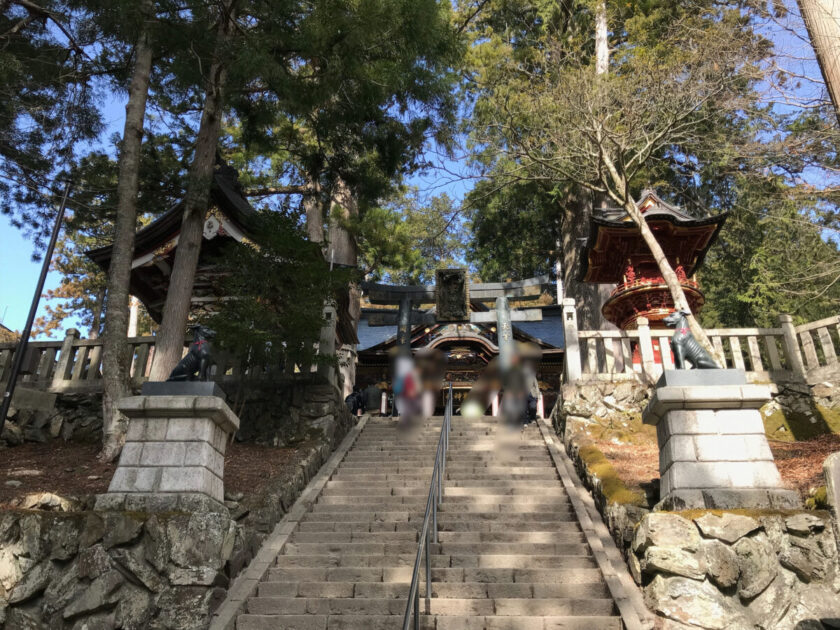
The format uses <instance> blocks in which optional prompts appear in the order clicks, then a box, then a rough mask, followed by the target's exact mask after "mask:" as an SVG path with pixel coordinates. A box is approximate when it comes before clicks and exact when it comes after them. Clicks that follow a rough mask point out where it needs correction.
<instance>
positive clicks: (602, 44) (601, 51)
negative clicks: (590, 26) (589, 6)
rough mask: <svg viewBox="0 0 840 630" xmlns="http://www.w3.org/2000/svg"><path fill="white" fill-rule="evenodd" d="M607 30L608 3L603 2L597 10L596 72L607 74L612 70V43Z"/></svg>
mask: <svg viewBox="0 0 840 630" xmlns="http://www.w3.org/2000/svg"><path fill="white" fill-rule="evenodd" d="M608 34H609V30H608V28H607V3H606V2H605V1H604V0H602V1H601V2H599V3H598V8H597V9H596V10H595V72H596V73H597V74H606V73H607V71H608V70H609V68H610V43H609V37H608Z"/></svg>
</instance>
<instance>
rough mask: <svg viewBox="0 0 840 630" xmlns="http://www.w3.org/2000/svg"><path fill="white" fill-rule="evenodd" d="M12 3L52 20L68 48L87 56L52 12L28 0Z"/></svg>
mask: <svg viewBox="0 0 840 630" xmlns="http://www.w3.org/2000/svg"><path fill="white" fill-rule="evenodd" d="M12 2H14V3H15V4H17V5H19V6H21V7H23V8H24V9H26V10H27V11H29V12H30V13H33V14H35V15H38V16H40V17H45V18H49V19H50V20H52V22H53V24H55V25H56V26H57V27H58V29H59V30H60V31H61V32H62V33H64V36H65V37H66V38H67V40H68V41H69V42H70V47H71V48H72V49H73V50H75V51H76V52H77V53H79V54H80V55H84V56H87V55H85V51H84V50H82V47H81V46H79V44H78V43H77V42H76V39H75V38H74V37H73V35H71V34H70V31H69V30H68V29H67V27H66V26H64V24H62V23H61V20H59V19H58V17H56V15H55V14H54V13H53V12H52V11H49V10H47V9H45V8H43V7H40V6H38V5H37V4H35V3H34V2H31V1H30V0H12Z"/></svg>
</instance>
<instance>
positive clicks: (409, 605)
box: [402, 382, 452, 630]
mask: <svg viewBox="0 0 840 630" xmlns="http://www.w3.org/2000/svg"><path fill="white" fill-rule="evenodd" d="M451 430H452V383H451V382H450V383H449V390H448V392H447V397H446V407H445V408H444V412H443V424H442V425H441V427H440V439H439V440H438V446H437V452H436V453H435V468H434V470H433V471H432V481H431V484H430V486H429V498H428V500H427V501H426V514H425V516H424V517H423V526H422V527H421V528H420V539H419V542H418V543H417V558H416V559H415V560H414V570H413V571H412V573H411V588H410V589H409V591H408V600H407V601H406V603H405V616H404V617H403V625H402V628H403V630H409V627H410V626H411V617H412V610H413V613H414V630H420V562H421V561H422V560H423V554H424V552H425V555H426V599H429V598H430V597H431V596H432V559H431V555H430V553H429V546H430V545H431V544H432V543H433V542H434V543H435V544H437V541H438V527H437V511H438V507H440V503H441V501H442V500H443V476H444V474H446V451H447V450H448V449H449V432H450V431H451ZM430 524H431V525H432V527H431V528H430V527H429V525H430Z"/></svg>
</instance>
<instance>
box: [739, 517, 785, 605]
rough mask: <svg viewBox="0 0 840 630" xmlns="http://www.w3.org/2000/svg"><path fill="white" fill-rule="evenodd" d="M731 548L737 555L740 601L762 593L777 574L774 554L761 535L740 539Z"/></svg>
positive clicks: (768, 543)
mask: <svg viewBox="0 0 840 630" xmlns="http://www.w3.org/2000/svg"><path fill="white" fill-rule="evenodd" d="M733 548H734V550H735V553H736V554H737V555H738V566H739V568H740V570H741V577H740V578H739V580H738V595H739V596H740V597H741V598H742V599H751V598H753V597H755V596H756V595H758V594H759V593H761V592H763V591H764V589H765V588H767V587H768V586H769V585H770V582H772V581H773V580H774V579H775V578H776V575H777V574H778V572H779V564H778V562H777V560H776V553H775V552H774V550H773V547H772V545H770V542H769V541H768V540H767V536H766V535H765V534H763V533H759V534H757V535H755V536H753V537H750V538H742V539H741V540H739V541H738V542H736V543H735V545H734V547H733Z"/></svg>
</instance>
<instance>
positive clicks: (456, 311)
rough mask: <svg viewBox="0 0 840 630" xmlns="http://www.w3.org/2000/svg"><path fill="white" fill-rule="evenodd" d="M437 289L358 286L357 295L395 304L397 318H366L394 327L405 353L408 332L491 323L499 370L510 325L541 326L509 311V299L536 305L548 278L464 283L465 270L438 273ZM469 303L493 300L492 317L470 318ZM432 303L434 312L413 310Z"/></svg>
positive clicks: (527, 314) (507, 356) (531, 312)
mask: <svg viewBox="0 0 840 630" xmlns="http://www.w3.org/2000/svg"><path fill="white" fill-rule="evenodd" d="M435 280H436V284H434V285H416V286H398V285H388V284H376V283H372V282H368V283H363V284H362V291H363V292H365V293H366V294H367V297H368V299H369V300H370V303H371V304H383V305H384V304H398V305H399V312H398V313H381V314H380V313H374V314H371V315H370V316H369V317H368V325H369V326H393V325H395V324H396V326H397V343H398V345H399V346H400V348H401V349H402V350H403V351H404V352H408V353H410V352H411V328H412V326H418V325H422V324H426V325H429V324H436V323H473V324H489V323H495V324H496V329H497V331H498V338H499V367H500V368H501V369H502V370H506V369H507V368H508V367H510V364H511V360H512V357H513V352H514V343H513V328H512V322H517V321H531V322H535V321H541V320H542V311H541V310H539V309H511V308H510V304H509V302H508V300H509V299H510V298H516V299H518V300H528V301H530V300H536V299H539V297H540V293H539V292H536V293H533V289H534V288H541V287H542V286H543V285H547V284H549V283H550V279H549V277H548V276H538V277H535V278H528V279H527V280H519V281H517V282H490V283H475V284H467V271H466V269H438V270H437V272H436V273H435ZM470 300H476V301H481V302H489V301H491V300H495V302H496V309H495V312H483V313H473V312H471V311H470ZM431 302H434V303H435V306H436V308H435V312H434V313H420V312H417V311H415V310H414V306H415V305H420V304H428V303H431Z"/></svg>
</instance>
